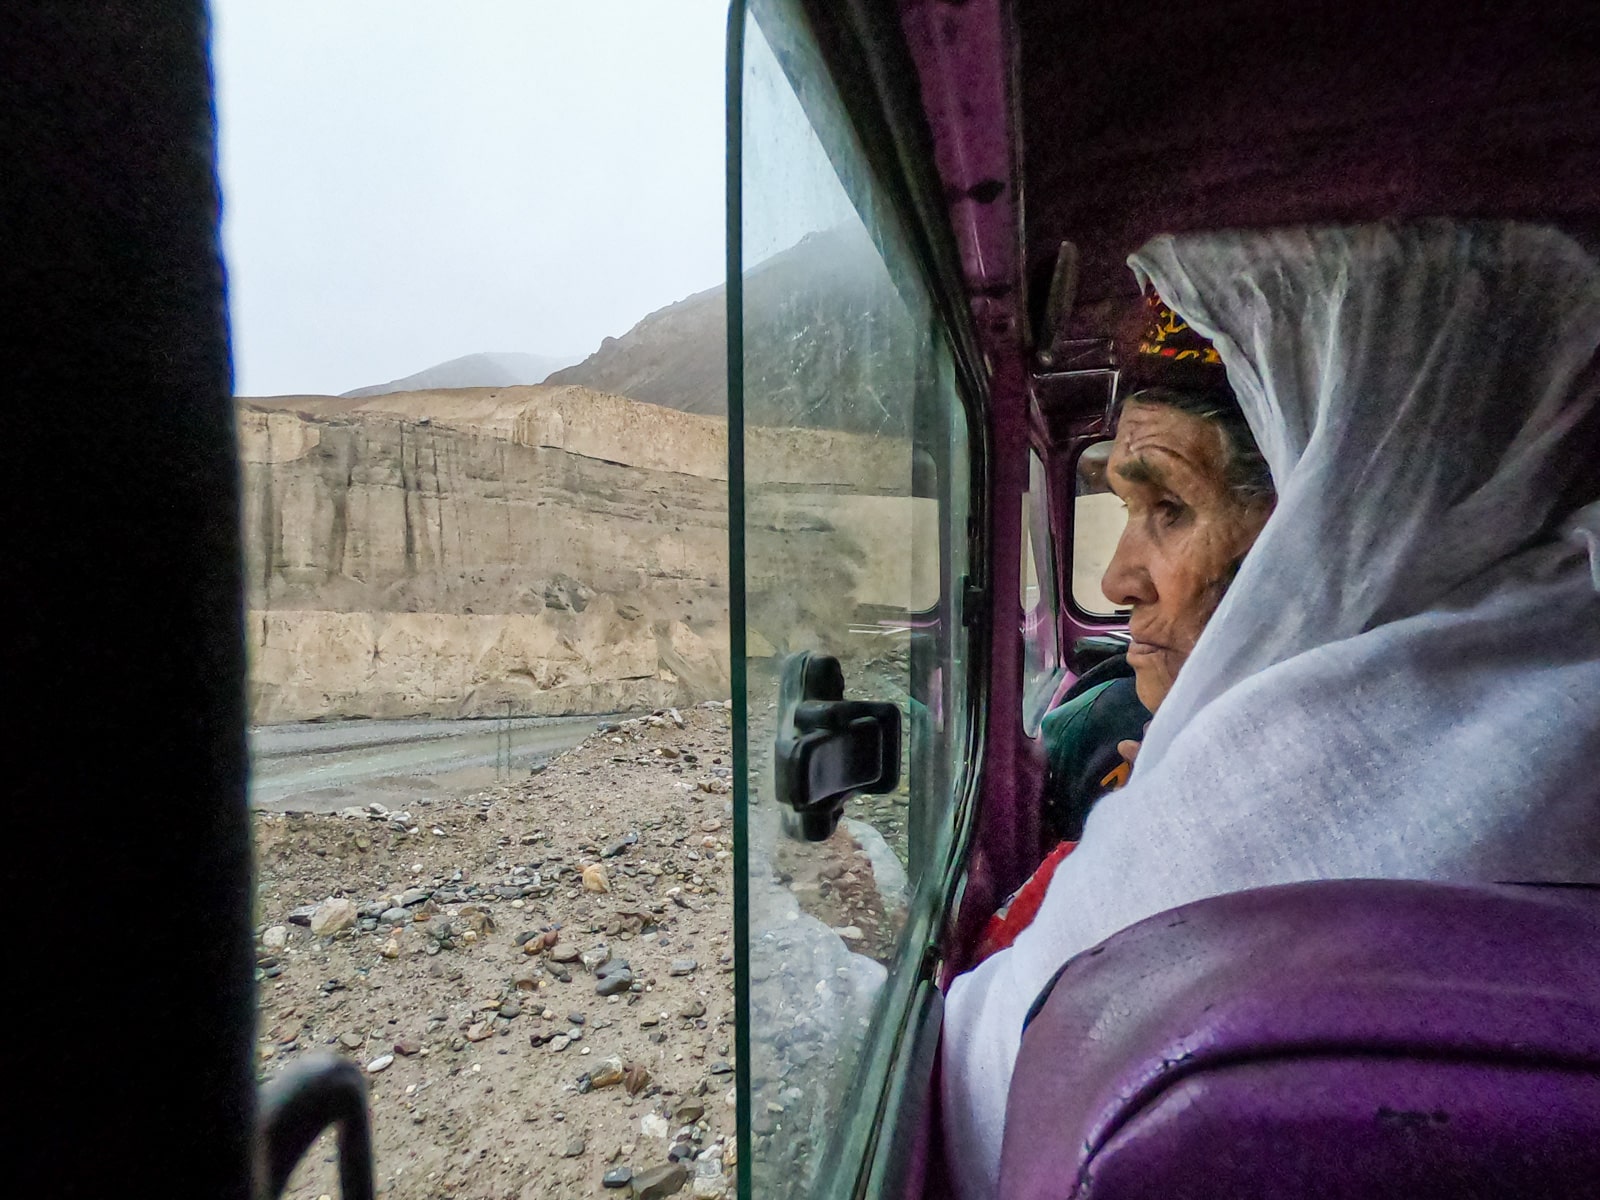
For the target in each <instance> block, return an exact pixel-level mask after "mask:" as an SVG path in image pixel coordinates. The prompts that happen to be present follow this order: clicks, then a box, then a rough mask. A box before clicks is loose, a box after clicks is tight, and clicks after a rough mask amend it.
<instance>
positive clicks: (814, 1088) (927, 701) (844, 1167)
mask: <svg viewBox="0 0 1600 1200" xmlns="http://www.w3.org/2000/svg"><path fill="white" fill-rule="evenodd" d="M765 32H767V33H771V34H772V37H773V41H769V40H768V38H767V37H765V36H764V35H763V34H764V31H763V30H762V29H761V28H758V27H757V26H756V24H755V23H754V22H750V23H749V24H748V25H747V31H746V45H745V62H744V67H743V84H742V86H743V102H742V103H743V119H744V147H743V148H744V157H743V171H744V174H743V187H742V204H743V215H744V224H743V227H742V230H741V235H742V246H743V269H742V288H743V303H742V310H741V321H742V348H743V355H744V379H743V390H742V422H741V423H740V424H742V432H741V429H740V424H736V425H735V427H734V432H735V434H736V435H739V436H740V438H741V440H740V442H739V444H740V445H742V448H743V454H744V465H745V488H744V493H743V497H742V499H743V505H742V509H743V522H744V537H745V554H744V561H743V562H742V564H741V563H736V564H734V569H735V570H740V569H741V567H742V570H743V573H744V578H745V587H746V598H745V614H744V615H745V629H746V636H745V645H744V647H743V653H744V655H745V658H746V664H747V667H746V670H747V686H746V706H747V721H748V729H749V755H750V762H749V772H748V778H747V781H746V787H747V801H746V803H747V808H746V822H747V831H748V835H747V856H746V861H745V863H744V869H745V870H746V872H747V879H748V896H749V913H748V920H747V928H746V930H745V935H746V943H745V945H744V947H743V952H744V955H745V958H744V961H745V963H746V965H747V971H748V979H749V982H750V1006H749V1010H748V1012H747V1013H746V1014H744V1019H745V1020H746V1021H747V1022H748V1029H749V1041H750V1052H749V1056H748V1061H749V1072H750V1084H751V1098H750V1099H751V1102H750V1104H749V1106H748V1111H746V1112H742V1113H741V1120H742V1121H747V1122H748V1132H749V1135H750V1138H751V1143H750V1144H751V1151H752V1153H751V1168H752V1183H753V1194H754V1195H757V1196H761V1197H764V1198H765V1197H780V1198H781V1197H802V1196H825V1195H826V1196H831V1195H834V1194H841V1193H842V1192H845V1191H848V1188H849V1185H850V1181H849V1180H848V1179H844V1180H843V1181H842V1182H841V1179H842V1177H841V1176H837V1175H835V1174H832V1173H833V1172H840V1171H842V1172H848V1171H849V1170H850V1168H851V1167H852V1166H853V1164H855V1163H858V1162H860V1161H861V1156H862V1154H863V1152H864V1147H865V1145H866V1140H867V1138H869V1137H870V1135H871V1132H872V1125H873V1122H874V1120H875V1117H876V1107H877V1098H878V1096H879V1095H880V1093H881V1090H882V1088H883V1084H884V1079H885V1076H886V1071H887V1065H888V1061H889V1056H890V1053H891V1051H892V1050H893V1047H894V1042H895V1039H896V1037H897V1036H898V1032H899V1029H898V1026H899V1021H900V1017H901V1015H902V1014H903V1013H904V1011H905V1009H906V1008H907V1005H908V1000H909V996H910V993H911V989H912V987H913V985H914V984H915V982H916V975H917V971H916V970H915V969H914V968H912V969H903V970H902V969H900V968H901V966H902V956H903V955H904V954H905V953H906V945H907V944H908V940H907V936H906V930H907V926H908V923H909V922H914V921H915V920H916V919H917V914H918V913H919V912H922V911H925V910H928V909H929V904H930V896H931V894H932V893H933V891H934V890H935V889H936V888H937V886H938V884H939V883H940V880H939V879H938V878H937V877H936V875H937V873H936V872H932V871H929V868H930V867H932V866H939V865H942V864H943V863H944V862H945V859H946V857H947V856H948V853H949V847H950V843H951V836H952V828H953V814H954V804H953V801H952V795H953V790H954V788H955V787H956V785H957V782H958V781H959V780H960V778H961V777H962V771H963V769H964V766H965V763H964V755H963V747H964V745H965V741H964V737H965V731H966V728H967V718H968V712H967V703H966V699H965V688H966V666H965V661H966V635H965V630H964V628H963V626H962V622H961V614H960V611H959V597H960V595H961V591H962V588H961V581H962V579H963V577H964V576H965V574H966V572H967V571H968V569H969V566H968V563H967V561H966V544H965V537H966V527H967V505H968V492H967V486H968V483H967V470H968V466H967V464H968V446H967V431H966V426H965V417H964V413H963V410H962V408H961V405H960V402H959V398H958V395H957V391H956V382H955V371H954V367H953V363H952V359H951V356H950V352H949V349H948V347H947V345H946V344H945V342H944V341H943V339H942V337H941V336H940V335H939V333H938V332H937V327H936V325H935V322H934V318H933V314H932V311H931V309H930V307H929V305H928V303H927V301H926V299H925V296H924V293H923V291H922V289H921V286H920V283H919V279H918V276H917V275H916V273H915V271H914V269H913V268H912V266H911V264H910V259H909V256H908V255H907V254H906V253H905V252H904V250H903V249H902V247H901V245H900V242H899V239H898V235H897V232H896V228H895V226H894V225H893V224H892V222H890V221H889V220H888V219H886V217H885V216H884V214H883V212H882V210H881V209H880V208H879V207H878V200H877V197H876V196H875V194H874V192H873V189H872V187H871V185H870V178H869V176H868V174H867V172H866V170H865V168H864V166H863V161H862V158H861V156H860V153H859V151H858V150H857V148H856V147H855V145H854V143H853V142H852V141H851V140H850V137H849V134H848V129H847V126H846V125H845V124H844V123H843V121H842V120H841V119H839V118H838V116H837V113H836V109H835V108H834V105H835V103H836V102H835V100H834V98H833V96H832V94H831V92H829V91H828V90H827V85H826V81H825V78H824V77H823V76H822V75H821V74H820V72H817V71H815V70H814V69H813V68H811V67H809V66H808V65H807V64H808V61H809V53H810V48H809V47H808V46H807V45H806V44H805V43H804V42H803V41H802V40H800V39H799V38H798V37H797V35H796V32H795V30H794V29H793V28H789V27H787V26H785V27H783V28H778V29H776V30H774V29H768V30H766V31H765ZM774 44H776V46H777V50H776V51H775V50H774ZM780 57H781V59H782V64H783V65H782V66H781V67H780V65H779V59H780ZM791 81H793V82H791ZM797 92H798V94H797ZM730 333H731V335H732V336H739V331H730ZM736 420H737V413H736ZM803 650H811V651H817V652H821V653H825V654H828V655H832V656H834V657H836V658H838V659H839V661H840V663H841V665H842V667H843V671H844V676H845V694H846V696H847V697H848V698H850V699H864V700H888V701H891V702H893V703H894V704H896V705H897V706H899V708H900V710H901V715H902V720H903V729H904V731H905V736H904V738H903V742H902V745H903V752H902V753H903V759H902V764H901V782H900V785H899V787H898V789H897V790H896V791H895V792H894V793H893V794H890V795H878V796H860V797H856V798H855V799H853V800H852V801H850V802H849V804H848V805H847V807H846V810H845V814H844V818H843V820H842V821H841V822H840V825H839V828H838V830H837V831H836V832H835V833H834V835H833V836H832V837H831V838H830V839H829V840H827V841H825V842H818V843H809V842H802V841H797V840H794V839H793V838H792V837H790V836H788V835H786V834H785V832H784V829H783V822H782V820H781V817H780V814H779V812H778V811H777V806H776V804H775V802H774V800H773V792H772V767H771V758H772V738H773V734H774V719H775V700H776V697H777V694H778V676H779V671H780V668H781V664H782V662H783V659H784V657H785V656H786V655H788V654H791V653H795V652H797V651H803ZM736 652H737V650H736Z"/></svg>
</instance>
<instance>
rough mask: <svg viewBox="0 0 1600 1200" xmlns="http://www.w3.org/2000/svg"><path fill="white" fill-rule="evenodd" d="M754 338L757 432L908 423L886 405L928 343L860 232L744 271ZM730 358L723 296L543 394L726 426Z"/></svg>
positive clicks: (752, 389)
mask: <svg viewBox="0 0 1600 1200" xmlns="http://www.w3.org/2000/svg"><path fill="white" fill-rule="evenodd" d="M744 335H745V336H744V343H745V345H744V351H745V383H746V388H747V394H748V395H750V396H751V397H752V400H751V401H750V403H752V404H753V405H755V406H756V407H758V408H759V411H756V410H755V408H752V409H749V410H747V414H746V415H747V417H749V419H750V420H751V421H752V422H754V423H757V424H763V425H789V426H797V427H803V428H815V429H842V430H849V431H852V432H863V433H864V432H872V431H876V430H877V429H878V428H879V425H880V423H881V422H882V421H883V419H884V418H885V416H886V414H887V412H888V411H889V410H891V409H894V410H895V411H902V410H900V409H899V408H898V406H896V405H888V406H886V405H884V404H883V403H881V402H879V401H878V397H879V396H880V395H882V394H885V393H887V392H888V391H889V390H891V389H896V388H902V387H904V386H905V384H906V381H907V379H908V378H909V377H910V374H909V373H910V372H913V371H914V370H915V364H916V362H917V361H919V359H920V358H921V357H922V356H921V355H920V354H919V353H918V349H919V348H918V345H917V343H918V341H919V340H920V339H922V338H923V337H924V336H925V334H924V333H923V332H921V331H918V330H917V327H916V326H915V325H914V323H913V322H911V321H909V320H907V319H906V317H905V310H904V308H903V306H902V305H901V303H900V300H899V298H898V295H897V293H896V290H895V287H894V284H893V282H892V281H891V280H890V278H889V275H888V272H887V271H886V270H885V268H884V266H883V261H882V259H881V258H880V257H879V255H878V253H877V251H876V249H875V248H874V247H873V245H872V243H871V242H870V240H869V239H868V236H867V234H866V231H865V230H864V229H862V228H861V227H860V226H859V225H853V226H844V227H840V228H837V229H832V230H829V231H827V232H825V233H813V234H810V235H808V236H807V237H805V238H804V239H802V240H801V241H800V242H799V243H798V244H796V245H794V246H791V247H790V248H789V249H787V250H784V251H783V252H781V253H779V254H775V255H773V256H772V257H771V258H769V259H767V260H765V261H764V262H761V263H757V264H756V265H755V266H754V267H751V268H750V269H749V270H748V271H746V272H745V277H744ZM727 353H728V331H727V290H726V288H725V287H723V286H718V287H714V288H709V289H707V290H706V291H703V292H698V293H696V294H695V295H693V296H689V297H687V298H686V299H683V300H680V301H678V302H677V303H676V304H670V305H668V306H667V307H666V308H662V309H658V310H657V311H655V312H653V313H651V314H650V315H649V316H647V317H645V318H644V319H643V320H642V321H640V322H639V323H638V324H637V325H635V326H634V327H633V328H632V329H630V330H629V331H628V332H627V333H625V334H624V335H623V336H621V337H618V338H606V339H605V341H603V342H602V343H601V344H600V348H599V349H598V350H596V351H595V352H594V353H593V354H591V355H590V356H589V357H588V358H586V359H584V360H583V361H582V362H581V363H578V364H577V365H576V366H571V367H567V368H566V369H565V370H561V371H557V372H555V373H554V374H552V375H551V376H550V377H549V378H548V379H547V380H546V381H545V382H547V383H550V384H581V385H583V386H585V387H590V388H593V389H595V390H596V391H601V392H609V393H612V394H615V395H620V396H628V397H630V398H632V399H634V400H643V401H646V402H647V403H650V404H660V405H664V406H665V407H667V408H675V409H678V410H679V411H682V412H691V413H700V414H702V415H705V416H717V417H725V416H727V413H728V380H727ZM757 396H758V397H759V399H755V397H757Z"/></svg>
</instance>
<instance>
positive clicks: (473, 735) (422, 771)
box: [250, 717, 606, 813]
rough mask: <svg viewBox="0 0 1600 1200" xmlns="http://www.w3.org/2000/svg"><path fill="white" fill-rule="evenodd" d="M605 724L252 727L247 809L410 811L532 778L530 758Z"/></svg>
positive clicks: (533, 720)
mask: <svg viewBox="0 0 1600 1200" xmlns="http://www.w3.org/2000/svg"><path fill="white" fill-rule="evenodd" d="M605 719H606V718H603V717H599V718H597V717H521V718H517V719H514V720H509V721H496V720H484V721H328V722H307V723H303V724H293V725H265V726H261V727H258V728H256V729H252V730H251V731H250V759H251V782H250V803H251V806H252V807H255V808H263V809H271V810H273V811H277V812H326V813H332V812H338V811H339V810H340V809H343V808H347V807H350V806H352V805H355V806H363V805H366V804H369V803H372V802H373V801H377V802H378V803H381V804H383V805H384V806H385V807H390V808H393V807H401V808H404V807H406V806H407V805H408V804H410V803H414V802H415V801H416V800H418V799H420V798H423V797H433V798H441V797H449V796H453V795H460V794H462V793H463V792H467V791H472V790H476V789H482V788H487V787H491V786H493V785H494V784H495V783H496V782H497V780H498V781H500V782H505V781H508V780H509V779H510V778H513V777H515V778H524V777H526V775H527V772H528V768H529V766H531V765H532V764H533V763H534V762H536V761H544V760H546V759H548V758H551V757H553V756H555V755H557V754H560V753H561V752H562V751H564V750H567V749H570V748H571V747H573V746H576V745H577V744H578V743H579V742H581V741H583V739H584V738H585V737H587V736H588V735H589V734H591V733H593V732H594V730H595V727H596V725H597V724H598V723H599V722H601V721H603V720H605ZM508 768H509V770H508ZM513 773H514V774H513Z"/></svg>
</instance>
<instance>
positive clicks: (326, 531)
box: [238, 386, 926, 723]
mask: <svg viewBox="0 0 1600 1200" xmlns="http://www.w3.org/2000/svg"><path fill="white" fill-rule="evenodd" d="M238 422H239V439H240V451H241V463H242V467H241V469H242V472H243V488H244V497H245V531H246V543H247V547H248V550H247V554H248V562H247V570H248V578H249V587H250V595H249V614H248V637H249V646H250V653H251V657H252V666H251V678H252V693H253V694H252V707H253V714H254V720H255V721H257V722H258V723H271V722H280V721H294V720H312V719H318V718H329V717H357V716H367V717H387V718H393V717H409V716H423V715H429V716H435V717H469V716H495V715H501V714H504V713H507V712H510V713H513V714H523V715H556V714H563V713H579V712H606V711H616V710H623V709H634V708H644V707H659V706H662V705H667V704H683V703H690V702H693V701H696V700H701V699H710V698H717V699H720V698H723V697H725V696H727V695H728V693H729V688H730V683H729V670H728V644H729V634H728V617H727V613H728V599H727V575H728V542H727V484H726V443H727V429H726V423H725V422H724V421H722V420H720V419H718V418H715V417H708V416H703V415H697V414H693V413H687V412H681V411H674V410H672V409H669V408H664V407H661V406H658V405H653V404H641V403H636V402H634V401H632V400H628V399H625V398H623V397H620V396H613V395H606V394H603V393H599V392H595V391H592V390H590V389H588V388H584V387H578V386H542V387H541V386H530V387H510V388H472V389H461V390H453V391H432V392H402V393H393V394H388V395H383V396H377V397H370V398H359V397H358V398H347V397H328V396H292V397H276V398H272V399H243V400H240V401H239V402H238ZM750 454H751V457H752V459H753V460H754V464H753V468H752V469H753V470H758V471H759V472H760V473H761V475H762V477H763V478H765V479H768V480H771V479H778V480H781V481H782V484H783V486H781V487H779V488H777V489H775V490H771V491H770V492H769V493H764V494H763V495H762V496H761V497H760V498H759V499H758V500H757V501H756V503H757V505H758V508H757V510H756V511H754V512H752V513H751V514H750V519H749V521H748V523H747V528H748V530H749V537H750V541H749V548H748V553H749V555H750V570H749V572H748V576H749V579H750V586H751V588H752V599H753V600H757V599H759V598H760V597H761V596H763V595H764V596H767V597H769V598H770V601H771V602H769V603H757V604H753V605H752V611H753V612H761V613H770V614H772V615H771V617H770V621H771V622H772V627H771V628H767V627H764V626H762V625H761V623H760V622H758V623H757V628H755V629H754V630H753V631H752V635H753V636H752V639H751V641H752V642H753V643H754V644H757V645H762V644H765V643H770V645H771V646H772V647H774V648H779V649H781V648H786V647H797V646H799V645H803V644H806V643H808V642H811V641H816V640H818V637H817V633H818V631H821V630H824V629H828V628H837V627H838V625H839V623H840V622H848V621H852V620H858V619H860V616H861V614H862V613H863V612H869V611H871V610H873V609H876V608H879V607H885V608H893V607H895V606H897V605H903V604H904V603H905V602H906V600H907V599H908V598H909V597H911V596H912V595H913V594H915V593H917V592H919V591H921V590H924V589H925V586H926V584H925V582H924V581H918V580H913V579H909V578H899V577H898V576H896V575H894V574H893V573H892V572H890V571H888V569H887V568H886V567H885V566H884V565H883V564H887V563H897V562H904V561H905V556H904V554H903V553H901V554H896V553H893V552H891V550H890V547H893V546H894V545H896V544H897V543H899V544H901V545H903V544H904V540H905V539H908V538H910V537H913V536H916V535H917V531H918V530H919V529H920V528H921V525H922V522H920V521H918V520H917V517H918V515H919V514H918V512H917V510H916V507H915V506H916V505H917V504H919V503H925V502H919V501H914V500H910V499H908V498H906V497H905V496H904V495H903V493H904V492H905V491H907V490H908V489H907V482H908V481H907V480H906V479H905V478H904V476H905V475H906V472H907V470H908V467H907V464H908V462H909V457H910V456H909V454H908V452H907V448H906V447H905V446H904V445H899V444H897V443H895V442H894V441H893V440H891V439H885V438H871V437H864V436H861V435H857V434H851V433H846V432H840V431H836V430H822V429H808V430H802V429H767V430H758V431H753V432H752V444H751V447H750ZM863 478H866V479H872V480H875V481H877V483H878V485H879V486H881V489H882V494H868V495H863V494H861V493H860V488H859V485H853V484H852V481H855V480H860V479H863ZM896 492H899V493H902V494H901V495H895V494H894V493H896ZM796 573H805V575H806V577H807V578H808V580H811V581H813V582H812V585H811V586H808V587H806V588H804V589H795V588H793V587H792V582H791V581H792V580H793V578H794V577H795V575H796ZM816 580H825V581H826V586H824V587H820V588H819V587H817V586H815V581H816ZM789 592H795V593H796V594H797V595H798V594H799V593H801V592H803V593H804V595H805V596H807V597H817V596H819V595H820V596H821V597H822V598H821V599H816V598H810V599H807V600H805V601H804V602H803V603H802V602H801V601H800V600H798V599H796V600H793V601H792V602H785V601H784V599H783V598H784V596H785V595H786V594H787V593H789Z"/></svg>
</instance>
